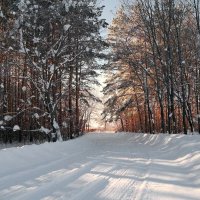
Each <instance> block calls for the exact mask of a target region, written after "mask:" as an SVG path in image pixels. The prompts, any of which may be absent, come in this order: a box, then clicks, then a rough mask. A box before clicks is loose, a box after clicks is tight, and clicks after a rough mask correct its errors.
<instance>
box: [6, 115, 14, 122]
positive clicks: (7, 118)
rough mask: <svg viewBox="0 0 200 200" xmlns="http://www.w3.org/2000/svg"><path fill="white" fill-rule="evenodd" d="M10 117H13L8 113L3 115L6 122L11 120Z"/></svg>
mask: <svg viewBox="0 0 200 200" xmlns="http://www.w3.org/2000/svg"><path fill="white" fill-rule="evenodd" d="M12 118H13V117H12V116H10V115H6V116H4V120H5V121H7V122H8V121H10V120H12Z"/></svg>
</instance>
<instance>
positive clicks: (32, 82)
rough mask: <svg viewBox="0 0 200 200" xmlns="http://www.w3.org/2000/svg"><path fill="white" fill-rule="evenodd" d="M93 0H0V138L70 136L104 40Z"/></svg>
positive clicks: (77, 129) (86, 102) (84, 110)
mask: <svg viewBox="0 0 200 200" xmlns="http://www.w3.org/2000/svg"><path fill="white" fill-rule="evenodd" d="M102 11H103V6H98V5H97V3H96V0H81V1H80V0H73V1H70V0H63V1H61V0H0V141H3V142H4V143H7V142H10V143H11V142H13V141H18V142H34V141H57V140H60V141H61V140H66V139H72V138H73V137H77V136H79V135H80V134H82V133H83V132H84V131H85V129H86V124H87V123H88V121H89V118H90V114H91V109H90V104H91V103H92V102H100V101H101V100H100V99H98V98H97V97H95V96H94V95H93V94H92V86H93V85H98V84H99V83H98V80H97V79H96V77H97V76H98V70H99V69H101V67H102V66H101V64H100V60H102V59H104V53H103V50H104V49H106V48H107V46H108V45H107V43H106V42H105V41H104V40H103V38H102V36H101V35H100V30H102V29H104V28H106V26H107V23H106V21H105V20H104V19H101V14H102Z"/></svg>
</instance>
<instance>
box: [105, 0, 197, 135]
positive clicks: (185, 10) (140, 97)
mask: <svg viewBox="0 0 200 200" xmlns="http://www.w3.org/2000/svg"><path fill="white" fill-rule="evenodd" d="M199 6H200V5H199V0H140V1H139V0H138V1H136V2H135V1H134V2H133V1H126V2H125V3H124V4H123V5H122V7H121V8H120V9H119V10H118V12H117V14H116V17H115V18H114V19H113V22H112V24H111V26H110V30H109V35H108V41H109V44H110V48H111V52H110V60H109V65H108V67H107V70H108V72H107V73H108V74H109V76H107V81H106V87H105V88H104V94H105V95H106V96H107V101H106V102H105V104H106V107H105V109H104V113H103V114H104V119H105V120H107V121H118V124H119V129H120V130H121V131H128V132H144V133H152V134H154V133H169V134H171V133H173V134H176V133H184V134H188V133H191V132H192V133H193V132H199V133H200V12H199ZM111 74H112V75H111Z"/></svg>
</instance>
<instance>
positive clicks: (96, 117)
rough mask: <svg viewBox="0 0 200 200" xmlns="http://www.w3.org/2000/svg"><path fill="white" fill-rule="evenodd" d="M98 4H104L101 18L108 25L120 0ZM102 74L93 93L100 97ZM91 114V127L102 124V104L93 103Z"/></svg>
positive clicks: (105, 33)
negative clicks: (98, 84) (99, 84)
mask: <svg viewBox="0 0 200 200" xmlns="http://www.w3.org/2000/svg"><path fill="white" fill-rule="evenodd" d="M99 4H100V5H104V6H105V8H104V10H103V14H102V16H101V19H106V22H107V23H108V24H109V25H110V24H111V23H112V19H113V18H114V17H115V14H116V11H117V9H118V8H119V7H120V5H121V3H120V0H99ZM101 35H102V36H105V37H106V36H107V30H105V29H104V30H103V31H102V32H101ZM104 79H105V77H104V75H101V76H100V77H99V78H98V80H99V82H100V83H101V84H102V86H99V87H96V86H95V91H94V94H95V95H97V96H98V97H100V98H102V97H103V94H102V93H101V91H102V89H103V82H104ZM93 111H94V112H93V114H92V116H91V118H92V119H91V124H90V125H91V127H93V128H97V127H101V126H104V123H103V122H102V121H101V117H102V116H101V113H102V111H103V105H100V104H95V106H94V108H93Z"/></svg>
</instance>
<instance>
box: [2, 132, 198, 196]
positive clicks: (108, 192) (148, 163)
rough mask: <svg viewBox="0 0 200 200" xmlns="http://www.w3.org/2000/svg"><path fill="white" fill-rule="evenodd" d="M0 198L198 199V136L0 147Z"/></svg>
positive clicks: (114, 136) (90, 137)
mask: <svg viewBox="0 0 200 200" xmlns="http://www.w3.org/2000/svg"><path fill="white" fill-rule="evenodd" d="M0 157H1V164H0V199H1V200H8V199H9V200H27V199H28V200H36V199H37V200H39V199H40V200H55V199H57V200H58V199H59V200H66V199H70V200H83V199H91V200H198V199H199V196H200V189H199V188H200V173H199V172H200V136H199V135H187V136H185V135H167V134H166V135H149V134H129V133H92V134H87V135H84V136H83V137H80V138H77V139H74V140H70V141H67V142H62V143H60V142H58V143H45V144H42V145H30V146H23V147H18V148H16V147H15V148H8V149H2V150H0Z"/></svg>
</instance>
